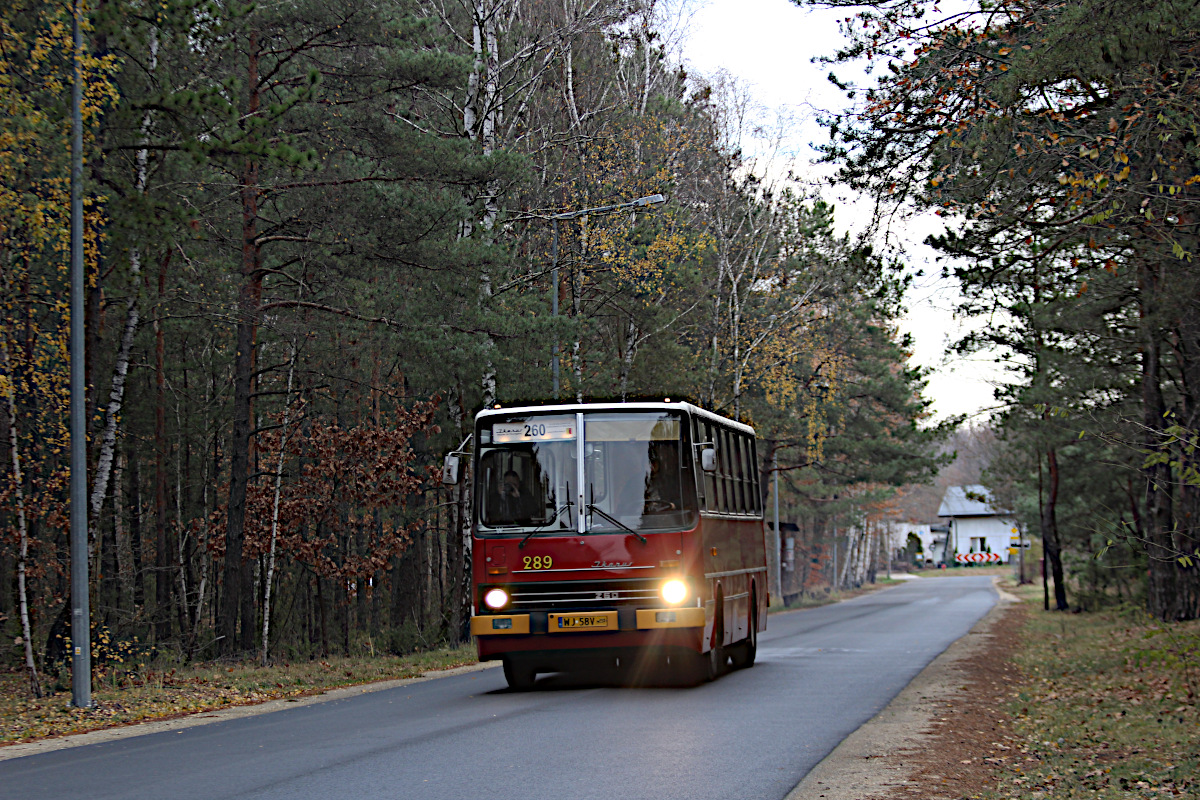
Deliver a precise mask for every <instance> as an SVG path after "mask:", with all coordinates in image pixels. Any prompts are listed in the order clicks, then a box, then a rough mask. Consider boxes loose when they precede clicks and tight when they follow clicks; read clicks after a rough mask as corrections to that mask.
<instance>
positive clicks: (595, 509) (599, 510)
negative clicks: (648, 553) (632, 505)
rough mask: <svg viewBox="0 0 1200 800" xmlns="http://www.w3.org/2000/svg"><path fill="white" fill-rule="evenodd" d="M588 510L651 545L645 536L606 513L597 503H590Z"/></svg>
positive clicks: (643, 542)
mask: <svg viewBox="0 0 1200 800" xmlns="http://www.w3.org/2000/svg"><path fill="white" fill-rule="evenodd" d="M587 508H588V511H591V512H593V513H596V514H599V515H600V516H602V517H604V519H606V520H608V521H609V522H611V523H612V524H613V525H616V526H617V527H618V528H623V529H624V530H625V531H626V532H628V533H632V534H633V535H634V536H636V537H637V538H638V540H639V541H640V542H641V543H642V544H647V543H649V541H650V540H649V539H647V538H646V537H645V536H642V535H641V534H640V533H638V532H637V531H635V530H634V529H633V528H631V527H629V526H628V525H626V524H625V523H624V522H621V520H619V519H617V518H616V517H613V516H610V515H609V514H608V512H606V511H605V510H604V509H602V508H600V506H598V505H596V504H595V503H588V504H587Z"/></svg>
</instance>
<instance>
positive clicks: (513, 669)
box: [504, 658, 537, 692]
mask: <svg viewBox="0 0 1200 800" xmlns="http://www.w3.org/2000/svg"><path fill="white" fill-rule="evenodd" d="M504 680H506V681H508V688H510V689H512V690H513V691H514V692H527V691H529V690H530V689H532V688H533V684H534V681H536V680H537V671H536V670H534V668H533V667H531V666H529V665H528V664H522V663H521V662H520V661H517V660H516V659H512V658H506V659H504Z"/></svg>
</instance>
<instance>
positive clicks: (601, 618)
mask: <svg viewBox="0 0 1200 800" xmlns="http://www.w3.org/2000/svg"><path fill="white" fill-rule="evenodd" d="M706 622H707V618H706V617H705V610H704V609H703V608H638V609H622V610H620V611H573V612H563V613H555V612H546V611H542V612H537V611H534V612H531V613H529V614H486V615H481V616H476V617H472V618H471V635H472V636H504V635H513V634H547V635H551V636H563V635H570V634H584V633H613V632H617V631H646V630H657V629H662V628H703V627H704V625H705V623H706Z"/></svg>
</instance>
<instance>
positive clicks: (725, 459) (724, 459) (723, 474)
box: [716, 428, 733, 514]
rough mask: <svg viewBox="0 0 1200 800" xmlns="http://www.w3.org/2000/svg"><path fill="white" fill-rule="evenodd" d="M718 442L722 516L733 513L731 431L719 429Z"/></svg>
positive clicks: (718, 472)
mask: <svg viewBox="0 0 1200 800" xmlns="http://www.w3.org/2000/svg"><path fill="white" fill-rule="evenodd" d="M716 433H717V440H718V441H719V442H720V444H719V445H718V446H717V474H718V475H719V476H720V478H719V479H718V480H719V482H720V485H721V488H720V492H719V493H720V496H721V502H720V507H721V508H720V510H721V513H722V514H728V513H730V512H731V511H733V491H732V489H733V486H732V485H731V484H732V481H731V480H730V459H731V457H732V456H733V451H732V450H730V448H729V431H727V430H725V429H724V428H717V430H716Z"/></svg>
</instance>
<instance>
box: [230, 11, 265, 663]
mask: <svg viewBox="0 0 1200 800" xmlns="http://www.w3.org/2000/svg"><path fill="white" fill-rule="evenodd" d="M247 72H248V76H247V88H248V90H249V98H248V102H247V117H248V118H253V117H254V116H255V115H256V114H257V112H258V105H259V86H258V34H257V32H256V31H253V30H252V31H251V32H250V41H249V62H248V70H247ZM258 167H259V165H258V160H257V159H256V158H254V157H252V156H248V157H247V158H246V160H245V162H244V164H243V167H242V183H241V192H240V194H241V201H242V267H241V286H240V288H239V291H238V319H237V351H236V353H235V354H234V367H233V436H232V440H231V441H230V445H229V446H230V453H229V462H230V463H229V505H228V511H227V521H226V529H225V569H224V573H225V588H224V593H223V595H222V597H221V629H220V633H221V637H222V639H221V650H222V652H224V653H230V652H233V651H235V650H251V649H253V647H254V628H255V625H254V591H253V588H252V581H251V565H250V563H249V561H247V560H246V559H245V558H243V555H242V544H243V541H244V539H245V530H246V491H247V489H248V488H249V486H248V484H249V479H250V437H251V428H250V420H251V407H250V406H251V397H252V393H253V390H254V356H255V348H256V346H257V338H258V318H259V314H260V310H259V309H260V306H261V300H262V272H261V271H260V269H259V268H260V258H261V253H260V251H259V244H258V201H259V192H260V187H259V185H258ZM239 617H240V625H239Z"/></svg>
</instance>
